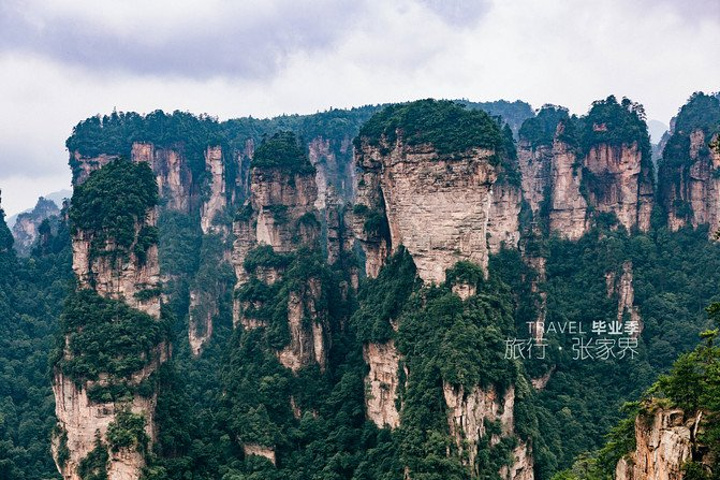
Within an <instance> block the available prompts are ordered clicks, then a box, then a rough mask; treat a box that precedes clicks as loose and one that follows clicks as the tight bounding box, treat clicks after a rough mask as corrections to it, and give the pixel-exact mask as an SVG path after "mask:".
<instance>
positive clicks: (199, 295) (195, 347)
mask: <svg viewBox="0 0 720 480" xmlns="http://www.w3.org/2000/svg"><path fill="white" fill-rule="evenodd" d="M217 314H218V304H217V298H213V297H212V295H211V292H206V291H200V292H198V291H191V292H190V314H189V319H188V320H189V322H188V323H189V324H188V340H189V342H190V351H191V352H192V354H193V355H194V356H195V357H198V356H199V355H200V354H201V353H202V350H203V347H204V346H205V344H206V343H207V342H208V341H209V340H210V338H211V337H212V334H213V317H214V316H215V315H217Z"/></svg>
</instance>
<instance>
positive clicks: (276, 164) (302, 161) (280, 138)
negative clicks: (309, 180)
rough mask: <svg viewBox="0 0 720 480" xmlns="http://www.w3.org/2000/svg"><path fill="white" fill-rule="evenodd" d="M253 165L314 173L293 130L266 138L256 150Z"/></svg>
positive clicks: (298, 172)
mask: <svg viewBox="0 0 720 480" xmlns="http://www.w3.org/2000/svg"><path fill="white" fill-rule="evenodd" d="M252 166H254V167H260V168H281V169H283V170H285V171H287V172H290V173H294V174H295V173H296V174H313V173H315V168H314V167H313V166H312V165H311V164H310V160H308V157H307V155H306V154H305V151H304V149H303V148H302V146H301V145H300V143H299V142H298V139H297V137H296V136H295V134H294V133H293V132H289V131H285V132H278V133H276V134H274V135H272V136H271V137H270V138H266V139H264V140H263V142H262V143H261V144H260V146H259V147H258V148H257V150H255V156H254V157H253V160H252Z"/></svg>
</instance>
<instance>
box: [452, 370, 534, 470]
mask: <svg viewBox="0 0 720 480" xmlns="http://www.w3.org/2000/svg"><path fill="white" fill-rule="evenodd" d="M443 395H444V397H445V404H446V405H447V408H448V425H449V427H450V435H451V436H452V437H453V438H454V440H455V447H456V448H457V450H458V452H459V453H460V455H461V458H463V459H464V462H465V464H466V465H468V466H469V467H470V468H471V469H472V474H473V476H475V477H477V476H478V475H479V473H480V472H478V471H477V470H476V467H475V459H476V458H477V454H478V448H479V444H480V442H481V440H482V439H487V442H488V444H489V445H490V446H493V445H496V444H497V443H498V442H499V441H500V438H501V437H508V436H512V435H514V428H515V426H514V423H515V418H514V408H515V388H514V387H513V386H511V387H509V388H508V389H507V390H506V391H505V392H504V394H502V395H500V394H499V393H498V392H497V391H496V390H495V389H494V388H492V387H491V388H489V389H487V390H483V389H481V388H480V387H479V386H476V387H474V388H473V389H472V390H471V391H469V392H468V391H466V390H465V388H464V387H462V386H460V387H455V386H452V385H450V384H448V383H445V384H444V385H443ZM491 422H498V423H499V425H500V432H499V433H493V434H489V433H488V432H487V428H488V424H489V423H491ZM488 435H490V438H487V436H488ZM513 457H514V461H513V463H512V464H511V465H508V466H505V467H503V468H502V470H501V471H500V472H499V473H500V475H501V477H502V478H504V479H507V480H532V478H534V477H533V464H534V463H533V457H532V453H531V451H530V447H529V445H528V444H527V443H526V442H523V441H520V442H519V445H518V446H517V448H516V449H515V450H514V451H513Z"/></svg>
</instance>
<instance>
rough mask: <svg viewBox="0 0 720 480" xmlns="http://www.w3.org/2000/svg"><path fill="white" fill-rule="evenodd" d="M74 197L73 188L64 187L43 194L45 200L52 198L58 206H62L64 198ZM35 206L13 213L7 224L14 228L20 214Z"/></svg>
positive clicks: (31, 209) (29, 210)
mask: <svg viewBox="0 0 720 480" xmlns="http://www.w3.org/2000/svg"><path fill="white" fill-rule="evenodd" d="M70 197H72V190H68V189H63V190H58V191H57V192H52V193H48V194H47V195H44V196H42V197H41V198H44V199H45V200H51V201H52V202H53V203H54V204H55V205H56V206H57V207H58V208H62V203H63V200H64V199H66V198H70ZM34 208H35V207H33V208H28V209H27V210H23V211H22V212H20V213H16V214H15V215H12V216H10V217H8V218H7V226H8V228H9V229H11V230H12V228H13V227H14V226H15V222H17V218H18V216H20V215H22V214H23V213H30V212H32V211H33V209H34Z"/></svg>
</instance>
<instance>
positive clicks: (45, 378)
mask: <svg viewBox="0 0 720 480" xmlns="http://www.w3.org/2000/svg"><path fill="white" fill-rule="evenodd" d="M69 238H70V237H69V235H68V229H67V225H65V224H64V223H60V224H59V225H58V227H57V230H56V231H55V232H47V235H46V236H45V238H44V240H43V242H42V244H41V245H38V246H37V248H35V249H34V251H33V252H32V253H31V254H30V256H29V257H28V258H17V257H16V256H15V253H14V251H13V250H12V236H10V234H9V231H8V229H7V226H6V225H5V222H4V214H3V213H2V210H0V312H2V313H1V314H0V478H2V479H3V480H25V479H28V478H43V479H56V478H59V475H58V473H57V469H56V468H55V464H54V462H53V460H52V458H51V456H50V448H49V439H50V436H51V433H52V432H53V430H54V428H55V424H56V420H55V416H54V409H55V406H54V401H53V393H52V389H51V377H50V375H49V374H48V368H47V352H48V351H50V350H51V349H52V348H53V346H54V344H55V335H56V333H57V319H58V316H59V314H60V309H61V307H62V303H63V299H64V297H65V296H66V295H67V293H68V291H69V286H70V285H69V284H70V281H71V278H72V269H71V254H72V252H71V249H70V242H69Z"/></svg>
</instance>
